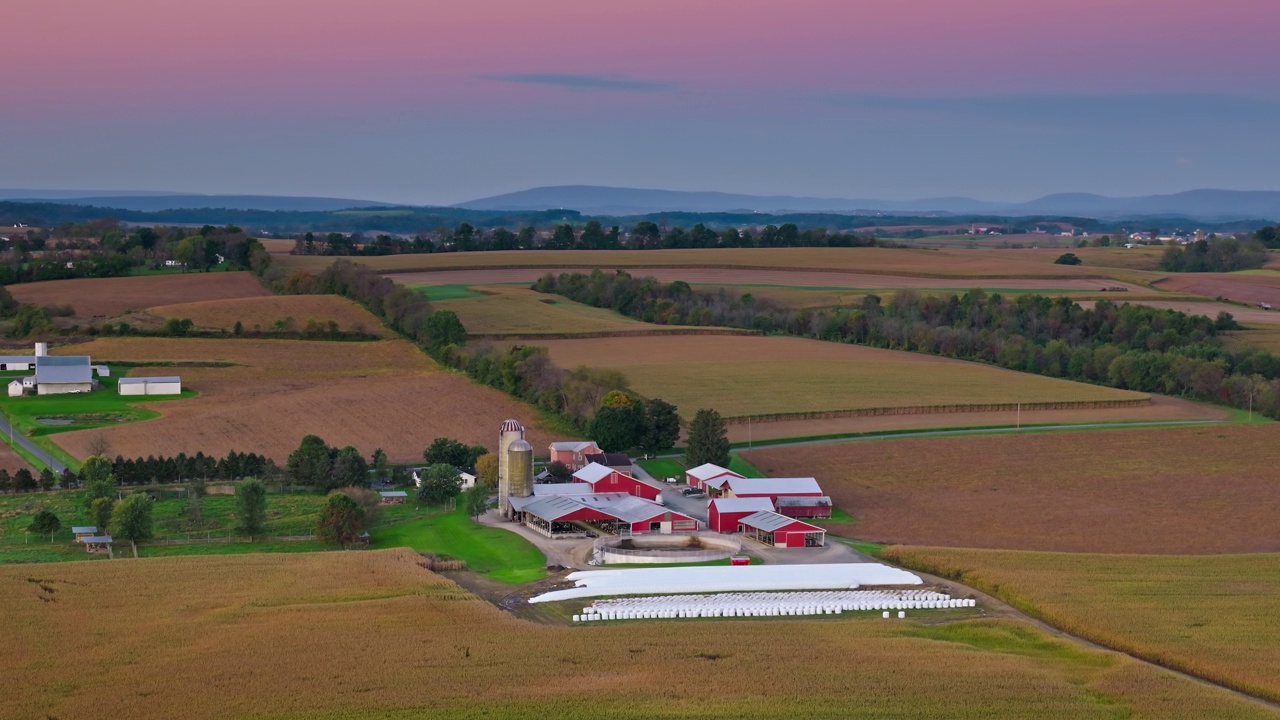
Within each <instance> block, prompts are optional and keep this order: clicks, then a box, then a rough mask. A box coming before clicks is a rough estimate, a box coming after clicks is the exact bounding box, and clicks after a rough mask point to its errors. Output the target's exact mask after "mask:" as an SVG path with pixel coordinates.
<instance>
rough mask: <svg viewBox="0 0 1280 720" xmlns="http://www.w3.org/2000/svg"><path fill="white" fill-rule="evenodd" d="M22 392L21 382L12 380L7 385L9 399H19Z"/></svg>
mask: <svg viewBox="0 0 1280 720" xmlns="http://www.w3.org/2000/svg"><path fill="white" fill-rule="evenodd" d="M23 391H24V389H23V387H22V381H21V380H14V381H12V382H10V383H9V397H21V396H22V393H23Z"/></svg>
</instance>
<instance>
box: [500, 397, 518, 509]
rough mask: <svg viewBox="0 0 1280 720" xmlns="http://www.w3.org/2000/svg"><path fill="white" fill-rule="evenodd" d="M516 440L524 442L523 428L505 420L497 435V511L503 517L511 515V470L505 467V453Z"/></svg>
mask: <svg viewBox="0 0 1280 720" xmlns="http://www.w3.org/2000/svg"><path fill="white" fill-rule="evenodd" d="M517 440H524V426H523V425H521V424H520V421H519V420H507V421H506V422H504V423H502V430H501V432H499V433H498V511H499V512H501V513H502V516H503V517H509V516H510V515H511V503H510V502H509V501H508V500H507V498H509V497H510V496H511V470H510V468H509V467H508V466H507V451H508V450H509V449H510V448H511V444H512V443H514V442H515V441H517Z"/></svg>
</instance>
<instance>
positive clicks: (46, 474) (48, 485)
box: [40, 468, 58, 492]
mask: <svg viewBox="0 0 1280 720" xmlns="http://www.w3.org/2000/svg"><path fill="white" fill-rule="evenodd" d="M57 482H58V480H57V478H56V477H55V476H54V474H53V470H51V469H49V468H45V469H43V470H41V471H40V489H41V490H44V491H45V492H48V491H50V490H52V489H53V486H54V485H56V484H57Z"/></svg>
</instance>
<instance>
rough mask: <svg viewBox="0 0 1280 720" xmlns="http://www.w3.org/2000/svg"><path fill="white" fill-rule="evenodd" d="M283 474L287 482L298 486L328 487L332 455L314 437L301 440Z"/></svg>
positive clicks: (327, 447) (319, 439) (317, 438)
mask: <svg viewBox="0 0 1280 720" xmlns="http://www.w3.org/2000/svg"><path fill="white" fill-rule="evenodd" d="M285 472H286V473H287V474H288V475H289V480H290V481H291V482H294V483H296V484H298V485H311V486H313V487H321V488H326V487H329V478H330V476H331V475H332V473H333V455H332V454H331V453H330V451H329V446H328V445H327V444H326V443H325V441H324V440H323V439H321V438H320V437H318V436H316V435H308V436H306V437H304V438H302V443H301V444H300V445H298V449H297V450H294V451H293V452H292V453H290V455H289V460H288V462H287V463H286V464H285Z"/></svg>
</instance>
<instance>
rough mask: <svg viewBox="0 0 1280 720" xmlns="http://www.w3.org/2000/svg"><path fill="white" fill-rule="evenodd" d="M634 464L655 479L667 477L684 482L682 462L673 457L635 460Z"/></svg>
mask: <svg viewBox="0 0 1280 720" xmlns="http://www.w3.org/2000/svg"><path fill="white" fill-rule="evenodd" d="M636 465H639V466H640V467H642V468H644V471H645V472H647V473H649V474H650V475H652V476H653V479H655V480H666V479H667V478H669V477H673V478H676V479H677V480H679V481H680V482H684V471H685V467H684V463H682V462H680V461H679V460H677V459H675V458H654V459H653V460H637V461H636Z"/></svg>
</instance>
